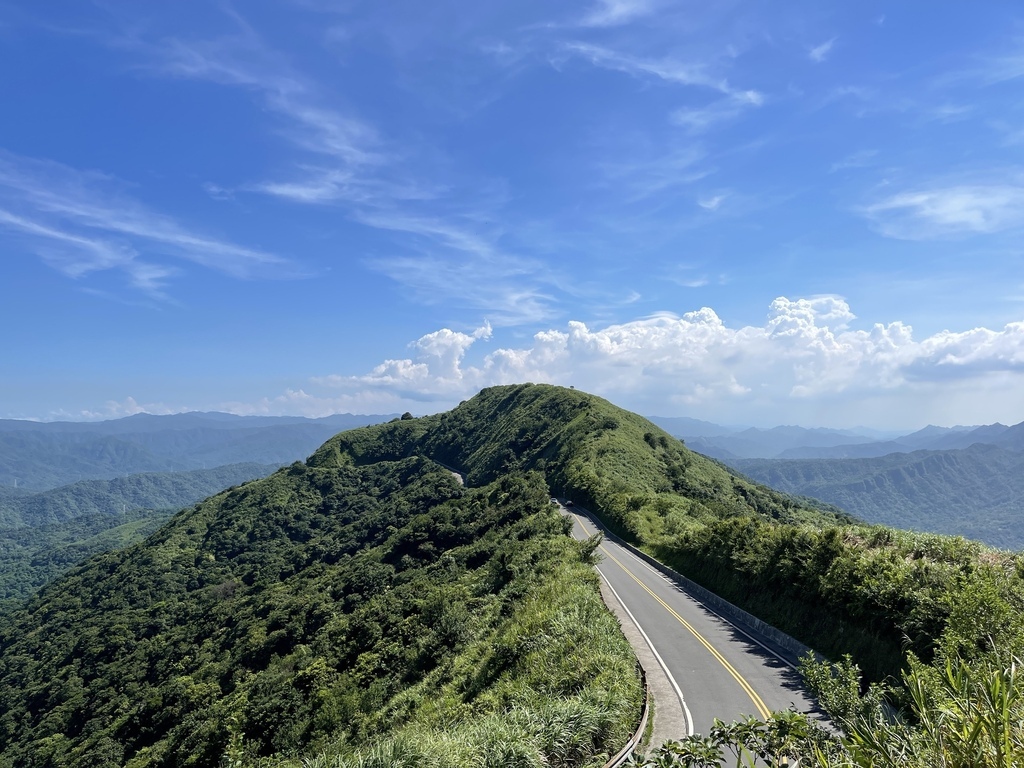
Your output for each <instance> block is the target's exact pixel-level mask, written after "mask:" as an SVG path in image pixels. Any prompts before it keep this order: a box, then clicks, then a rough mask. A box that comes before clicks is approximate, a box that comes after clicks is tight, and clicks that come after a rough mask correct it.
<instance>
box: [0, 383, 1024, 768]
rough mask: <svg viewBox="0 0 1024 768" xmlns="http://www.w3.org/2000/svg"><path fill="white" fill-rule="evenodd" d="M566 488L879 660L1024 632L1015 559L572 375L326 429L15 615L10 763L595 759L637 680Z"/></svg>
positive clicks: (1019, 637)
mask: <svg viewBox="0 0 1024 768" xmlns="http://www.w3.org/2000/svg"><path fill="white" fill-rule="evenodd" d="M435 462H442V463H443V464H445V465H448V466H449V467H454V468H457V469H458V470H459V471H461V472H462V473H464V475H465V480H466V485H465V486H463V485H462V484H460V483H459V482H457V481H456V478H455V477H454V476H453V474H452V472H450V471H449V470H448V469H446V468H444V467H442V466H441V465H439V464H438V463H435ZM552 491H556V492H558V493H559V494H560V495H563V496H567V497H570V498H573V499H575V500H576V501H577V503H580V504H586V505H587V506H589V507H590V508H591V509H592V510H594V511H595V512H597V513H598V514H600V515H602V516H603V517H604V518H605V519H606V520H607V521H608V523H609V524H610V525H612V526H613V527H615V528H616V529H617V530H619V531H621V532H622V533H623V535H625V536H627V537H629V538H632V539H633V540H634V541H636V542H637V543H638V544H640V545H641V546H643V547H645V548H646V549H647V550H648V551H650V552H653V553H655V554H656V555H658V556H659V557H660V558H662V559H663V560H664V561H666V562H669V563H670V564H673V565H674V566H675V567H677V568H678V569H679V570H681V571H683V572H684V573H686V574H687V575H689V576H691V577H692V578H694V579H696V580H697V581H699V582H700V583H702V584H704V585H705V586H708V587H709V588H711V589H713V590H715V591H717V592H719V593H720V594H722V595H723V596H725V597H726V598H728V599H730V600H732V601H733V602H735V603H737V604H739V605H741V606H742V607H746V608H747V609H748V610H751V611H752V612H754V613H755V614H757V615H760V616H761V617H762V618H765V619H766V620H768V621H770V622H772V623H775V624H776V625H777V626H779V627H780V628H782V629H784V630H786V631H789V632H790V633H791V634H794V635H795V636H796V637H798V638H800V639H803V640H804V641H805V642H807V643H808V644H810V645H812V646H814V647H817V648H819V649H821V650H823V651H825V652H827V653H830V654H833V655H836V656H838V655H839V654H842V653H846V652H849V653H852V654H853V655H854V658H855V659H856V660H857V661H858V662H860V663H861V664H862V666H864V668H865V669H866V670H867V671H868V673H869V674H870V675H871V676H872V677H875V678H881V677H884V676H886V675H890V674H895V673H898V672H899V670H900V669H901V667H902V666H903V665H904V663H905V654H906V652H907V651H908V650H909V651H911V652H913V653H914V654H916V655H917V656H918V657H919V658H920V659H921V660H922V662H923V663H928V662H931V661H935V662H936V664H939V665H941V663H942V660H943V659H948V658H958V659H964V660H966V661H967V662H969V663H973V662H974V661H977V660H984V659H987V658H992V657H993V654H994V653H995V652H996V649H998V651H999V653H1005V654H1008V655H1011V654H1014V653H1017V654H1019V653H1021V651H1024V581H1022V574H1024V560H1022V559H1021V558H1020V557H1019V556H1015V555H1011V554H1008V553H1003V552H998V551H996V550H991V549H988V548H985V547H984V546H982V545H980V544H976V543H974V542H969V541H966V540H964V539H960V538H952V537H943V536H935V535H922V534H911V533H906V532H900V531H895V530H892V529H888V528H883V527H878V526H866V525H862V524H859V523H857V522H856V521H854V520H853V519H851V518H849V517H846V516H844V515H842V514H839V513H836V512H835V511H829V510H819V509H816V508H815V507H814V506H813V505H812V504H811V503H810V502H807V501H804V500H799V499H794V498H792V497H789V496H786V495H784V494H781V493H779V492H776V491H772V490H770V489H767V488H765V487H763V486H758V485H756V484H754V483H752V482H750V481H748V480H745V479H743V478H741V477H739V476H737V475H735V474H733V473H732V472H730V471H729V470H727V469H726V468H725V467H724V466H722V465H720V464H718V463H716V462H714V461H711V460H709V459H706V458H705V457H702V456H700V455H698V454H694V453H692V452H690V451H689V450H688V449H687V448H686V447H685V446H684V445H683V444H682V443H681V442H679V441H677V440H673V439H672V438H671V437H669V436H668V435H667V434H666V433H665V432H663V431H662V430H660V429H658V428H657V427H655V426H654V425H652V424H651V423H650V422H648V421H646V420H644V419H642V418H640V417H639V416H636V415H635V414H631V413H628V412H626V411H623V410H621V409H619V408H616V407H614V406H612V405H611V404H610V403H607V402H606V401H604V400H601V399H600V398H597V397H593V396H591V395H587V394H585V393H582V392H577V391H574V390H566V389H561V388H558V387H551V386H544V385H518V386H507V387H494V388H490V389H487V390H484V391H482V392H481V393H479V394H478V395H477V396H476V397H474V398H472V399H471V400H469V401H467V402H465V403H463V404H462V405H460V406H459V407H458V408H456V409H454V410H453V411H450V412H448V413H445V414H438V415H436V416H430V417H425V418H420V419H413V418H403V419H396V420H394V421H393V422H390V423H387V424H382V425H378V426H374V427H367V428H362V429H356V430H352V431H349V432H345V433H342V434H339V435H337V436H335V437H333V438H331V439H330V440H328V441H327V443H325V444H324V445H323V446H322V447H321V448H320V449H319V450H317V451H316V453H314V454H313V455H312V456H311V457H310V458H309V460H308V461H307V462H306V463H305V464H298V463H297V464H295V465H293V466H291V467H288V468H287V469H283V470H280V471H278V472H277V473H275V474H274V475H272V476H270V477H268V478H266V479H263V480H256V481H253V482H250V483H247V484H245V485H243V486H241V487H238V488H235V489H231V490H229V491H226V492H223V493H220V494H218V495H216V496H214V497H212V498H210V499H208V500H207V501H205V502H203V503H202V504H199V505H198V506H196V507H194V508H192V509H190V510H187V511H185V512H182V513H180V514H178V515H176V516H175V517H174V518H173V519H172V520H170V521H169V522H168V523H167V524H166V525H165V526H163V527H162V528H161V529H160V530H158V531H157V532H156V533H154V534H153V535H151V536H150V537H149V538H148V539H147V540H146V541H145V542H143V543H141V544H138V545H135V546H132V547H129V548H128V549H126V550H123V551H120V552H112V553H107V554H103V555H99V556H97V557H94V558H93V559H91V560H89V561H88V562H86V563H84V564H82V565H80V566H77V567H75V568H73V569H72V570H71V571H70V572H69V573H68V574H66V575H65V576H64V577H63V578H61V579H59V580H58V581H56V582H55V583H53V584H51V585H49V586H47V587H45V588H44V589H42V590H41V591H40V592H39V593H37V594H36V595H35V596H34V597H33V598H32V599H31V600H30V601H29V602H28V603H27V604H26V605H25V607H24V608H22V609H19V610H16V611H14V612H12V613H10V614H9V615H8V616H7V617H5V618H3V619H0V766H3V768H14V766H19V768H20V766H29V767H30V768H32V767H34V766H66V767H67V768H84V767H85V766H106V765H123V766H127V767H128V768H143V767H147V768H148V767H150V766H162V767H163V766H167V767H169V766H214V765H222V764H225V763H229V764H231V765H235V766H240V765H246V766H248V765H258V766H259V767H260V768H299V766H304V767H305V766H313V765H316V766H326V765H330V766H337V768H350V767H351V768H354V766H356V765H359V766H366V765H399V766H419V765H436V766H442V767H443V766H452V768H454V767H455V766H469V765H488V766H491V765H493V766H499V765H500V766H505V765H524V766H532V767H534V768H540V766H542V765H559V766H597V765H600V764H602V762H603V760H604V759H605V755H606V753H607V752H609V751H612V750H613V749H614V748H617V746H618V745H620V744H621V743H622V742H623V740H624V739H625V737H626V734H627V733H628V732H629V731H630V729H631V728H632V727H634V725H635V723H636V719H637V715H638V708H639V695H640V691H639V686H638V681H637V678H636V675H635V670H634V667H633V662H632V659H631V654H630V652H629V649H628V646H626V644H625V641H624V639H623V638H622V637H621V635H620V634H619V633H618V630H617V627H616V626H615V624H614V621H613V620H612V619H611V617H610V616H609V615H608V614H607V612H606V611H604V609H603V608H602V607H601V605H600V602H599V599H598V596H597V591H596V577H595V575H594V573H593V571H592V570H591V569H590V568H589V562H590V557H591V553H592V551H593V548H592V544H591V545H587V544H577V543H575V542H573V541H572V540H571V539H570V538H569V537H568V536H567V535H566V533H567V524H566V521H565V520H564V519H563V518H561V517H560V516H559V515H558V514H557V512H556V511H555V509H554V507H553V506H552V505H551V504H549V503H548V500H547V499H548V495H549V494H550V493H551V492H552ZM257 761H258V762H257Z"/></svg>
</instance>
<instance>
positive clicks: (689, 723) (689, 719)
mask: <svg viewBox="0 0 1024 768" xmlns="http://www.w3.org/2000/svg"><path fill="white" fill-rule="evenodd" d="M569 514H572V516H573V518H574V519H575V520H576V522H578V523H579V524H580V528H581V529H583V532H584V533H586V532H587V529H586V528H584V527H583V521H582V520H580V519H579V518H578V517H576V515H575V514H573V513H571V512H570V513H569ZM594 570H595V571H597V575H598V576H600V577H601V578H602V579H604V583H605V584H607V585H608V589H610V590H611V592H612V594H613V595H615V599H616V600H618V601H619V605H621V606H622V610H624V611H625V612H626V615H627V616H629V619H630V621H632V622H633V626H634V627H636V628H637V631H638V632H639V633H640V634H641V635H642V636H643V638H644V642H646V643H647V647H648V648H650V649H651V653H653V654H654V658H655V659H657V660H658V664H659V665H660V666H661V670H662V672H664V673H665V677H667V678H668V681H669V682H670V683H672V687H673V688H674V689H675V692H676V696H678V697H679V703H680V704H682V705H683V717H684V718H685V720H686V735H687V736H693V715H692V714H690V708H689V707H688V706H686V699H684V698H683V692H682V691H681V690H680V689H679V684H678V683H677V682H676V679H675V678H674V677H673V676H672V673H671V672H669V671H668V665H667V664H665V660H664V659H663V658H661V654H660V653H658V649H657V648H655V647H654V643H652V642H651V638H649V637H648V636H647V633H646V632H644V628H643V627H641V626H640V622H639V621H637V620H636V616H634V615H633V612H632V611H631V610H629V608H628V607H627V606H626V601H625V600H623V599H622V597H621V596H620V595H619V593H618V592H616V591H615V587H613V586H612V583H611V582H610V581H608V577H607V576H605V575H604V574H603V573H601V569H600V568H597V567H595V568H594ZM655 717H657V715H655Z"/></svg>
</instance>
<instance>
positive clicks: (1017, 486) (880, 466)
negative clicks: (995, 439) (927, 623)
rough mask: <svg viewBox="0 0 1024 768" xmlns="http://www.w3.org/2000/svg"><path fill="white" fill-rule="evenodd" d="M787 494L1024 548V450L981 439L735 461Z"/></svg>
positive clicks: (900, 524) (903, 524)
mask: <svg viewBox="0 0 1024 768" xmlns="http://www.w3.org/2000/svg"><path fill="white" fill-rule="evenodd" d="M730 463H731V464H732V465H733V466H735V467H736V468H737V469H739V470H740V471H741V472H744V473H745V474H747V475H748V476H749V477H751V478H753V479H755V480H757V481H758V482H761V483H768V484H769V485H771V486H772V487H773V488H778V489H780V490H783V491H786V492H788V493H797V494H803V495H806V496H814V497H815V498H819V499H824V500H826V501H828V502H831V503H833V504H836V505H838V506H840V507H842V508H843V509H846V510H849V511H850V512H852V513H853V514H855V515H857V516H858V517H860V518H862V519H864V520H868V521H870V522H873V523H881V524H883V525H891V526H895V527H897V528H910V529H914V530H920V531H931V532H933V533H947V534H953V535H960V536H966V537H967V538H971V539H978V540H980V541H984V542H985V543H987V544H989V545H991V546H995V547H1003V548H1006V549H1017V550H1019V549H1024V453H1021V452H1019V451H1011V450H1007V449H1006V448H1002V447H996V446H993V445H983V444H978V445H974V446H971V447H970V448H965V449H963V450H952V451H915V452H914V453H893V454H889V455H888V456H882V457H879V458H868V459H746V460H736V461H732V462H730Z"/></svg>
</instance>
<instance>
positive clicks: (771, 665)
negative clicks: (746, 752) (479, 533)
mask: <svg viewBox="0 0 1024 768" xmlns="http://www.w3.org/2000/svg"><path fill="white" fill-rule="evenodd" d="M562 509H563V512H565V513H566V514H568V515H570V516H571V517H572V518H573V536H575V537H576V538H579V539H582V538H586V537H588V536H590V535H592V534H594V533H596V532H597V531H598V528H597V527H596V526H595V525H594V523H593V521H592V520H591V519H590V518H589V516H588V515H587V514H586V513H585V512H584V511H583V510H581V509H579V508H574V507H569V508H565V507H563V508H562ZM598 551H599V553H600V555H601V562H600V563H599V564H598V566H597V570H598V571H599V572H600V574H601V576H602V577H603V578H604V579H605V580H606V582H607V584H608V585H609V586H610V587H611V591H612V592H613V594H614V595H615V597H616V598H617V599H618V600H619V601H621V603H622V605H623V606H624V607H625V612H626V614H627V615H628V617H629V619H630V620H631V621H632V622H633V623H634V624H635V625H636V627H637V628H638V629H639V634H640V636H642V637H643V638H644V640H645V642H646V643H647V644H649V647H650V648H651V650H652V651H653V652H654V657H655V658H656V659H657V660H658V665H659V666H660V667H661V668H662V671H663V672H664V673H665V674H666V675H667V676H668V679H669V683H670V685H669V686H664V690H666V691H674V692H675V695H676V696H677V697H679V699H680V700H681V703H682V709H683V713H684V719H685V728H686V730H687V731H688V733H678V734H674V735H672V737H673V738H682V737H683V736H686V735H689V734H691V733H703V734H706V733H708V731H709V729H710V728H711V726H712V724H713V722H714V720H715V718H718V719H720V720H722V721H724V722H727V723H728V722H732V721H734V720H738V719H740V718H742V717H744V716H746V715H754V716H756V717H760V718H764V717H766V716H767V715H768V714H769V712H771V711H774V710H781V709H795V710H797V711H799V712H812V711H813V710H814V702H813V700H812V698H811V697H810V695H809V694H807V693H806V691H804V689H803V686H802V684H801V680H800V676H799V674H797V672H796V670H794V669H793V668H792V667H791V666H790V665H789V664H788V663H787V662H786V661H785V660H784V659H783V658H782V657H780V656H778V655H777V654H775V653H774V652H773V651H771V650H770V649H769V648H768V647H767V646H766V645H762V644H761V642H759V641H758V640H757V639H756V638H754V637H752V636H750V635H748V634H746V633H745V632H744V631H743V630H741V629H739V628H737V627H735V626H733V625H732V624H730V623H729V622H727V621H726V620H724V619H723V618H721V617H719V616H718V615H717V614H715V613H714V612H713V611H711V610H710V609H709V608H706V607H704V606H703V605H702V604H701V603H699V602H698V601H696V600H695V599H694V598H692V597H690V596H689V595H688V594H686V593H685V592H683V591H682V590H681V589H680V588H679V587H678V586H677V585H676V584H674V583H673V582H672V581H670V580H669V579H668V578H667V577H665V576H664V575H663V574H662V573H660V572H659V571H657V570H655V569H654V568H652V567H651V566H650V565H648V564H647V563H645V562H644V561H643V560H641V559H640V558H638V557H636V556H635V555H633V554H632V553H631V552H630V551H629V550H627V549H626V548H625V547H622V546H621V545H619V544H616V543H615V542H613V541H609V540H608V539H605V541H604V542H602V544H601V546H600V548H599V550H598ZM627 635H628V633H627ZM669 695H671V694H669ZM673 703H674V702H673ZM655 711H656V712H657V704H656V708H655ZM679 727H682V724H680V726H679Z"/></svg>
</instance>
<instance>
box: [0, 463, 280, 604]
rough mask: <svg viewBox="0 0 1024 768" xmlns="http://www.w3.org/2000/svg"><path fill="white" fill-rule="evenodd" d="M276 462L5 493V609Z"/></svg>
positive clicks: (0, 581) (1, 561) (0, 583)
mask: <svg viewBox="0 0 1024 768" xmlns="http://www.w3.org/2000/svg"><path fill="white" fill-rule="evenodd" d="M277 468H278V466H277V465H275V464H231V465H228V466H225V467H216V468H214V469H196V470H192V471H189V472H166V473H150V474H141V475H130V476H128V477H120V478H116V479H114V480H83V481H81V482H79V483H74V484H72V485H67V486H64V487H62V488H55V489H53V490H49V491H40V492H37V493H26V492H14V491H13V489H5V490H7V491H8V492H7V493H3V494H0V613H2V612H3V611H4V610H6V609H8V608H10V607H11V606H14V605H16V604H17V602H18V599H20V598H24V597H26V596H28V595H29V594H31V593H32V592H33V591H34V590H35V589H37V588H38V587H40V586H42V585H43V584H46V583H47V582H49V581H51V580H52V579H53V578H55V577H56V576H59V575H60V574H62V573H64V572H65V571H66V570H68V568H70V567H71V566H73V565H75V564H76V563H78V562H80V561H82V560H84V559H85V558H87V557H89V556H91V555H94V554H97V553H99V552H106V551H108V550H110V549H120V548H121V547H126V546H128V545H129V544H134V543H136V542H139V541H142V540H143V539H144V538H145V537H146V536H148V535H149V534H151V533H153V531H155V530H156V529H157V528H159V527H160V525H162V524H163V523H164V522H166V521H167V519H168V518H169V517H170V516H171V515H172V514H174V513H175V512H176V511H177V510H179V509H181V508H182V507H186V506H188V505H190V504H194V503H196V502H197V501H201V500H202V499H205V498H206V497H207V496H210V495H212V494H214V493H217V492H218V491H221V490H223V489H225V488H228V487H230V486H235V485H238V484H240V483H244V482H246V481H248V480H253V479H256V478H260V477H266V476H267V475H269V474H270V473H271V472H273V471H274V470H276V469H277Z"/></svg>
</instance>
